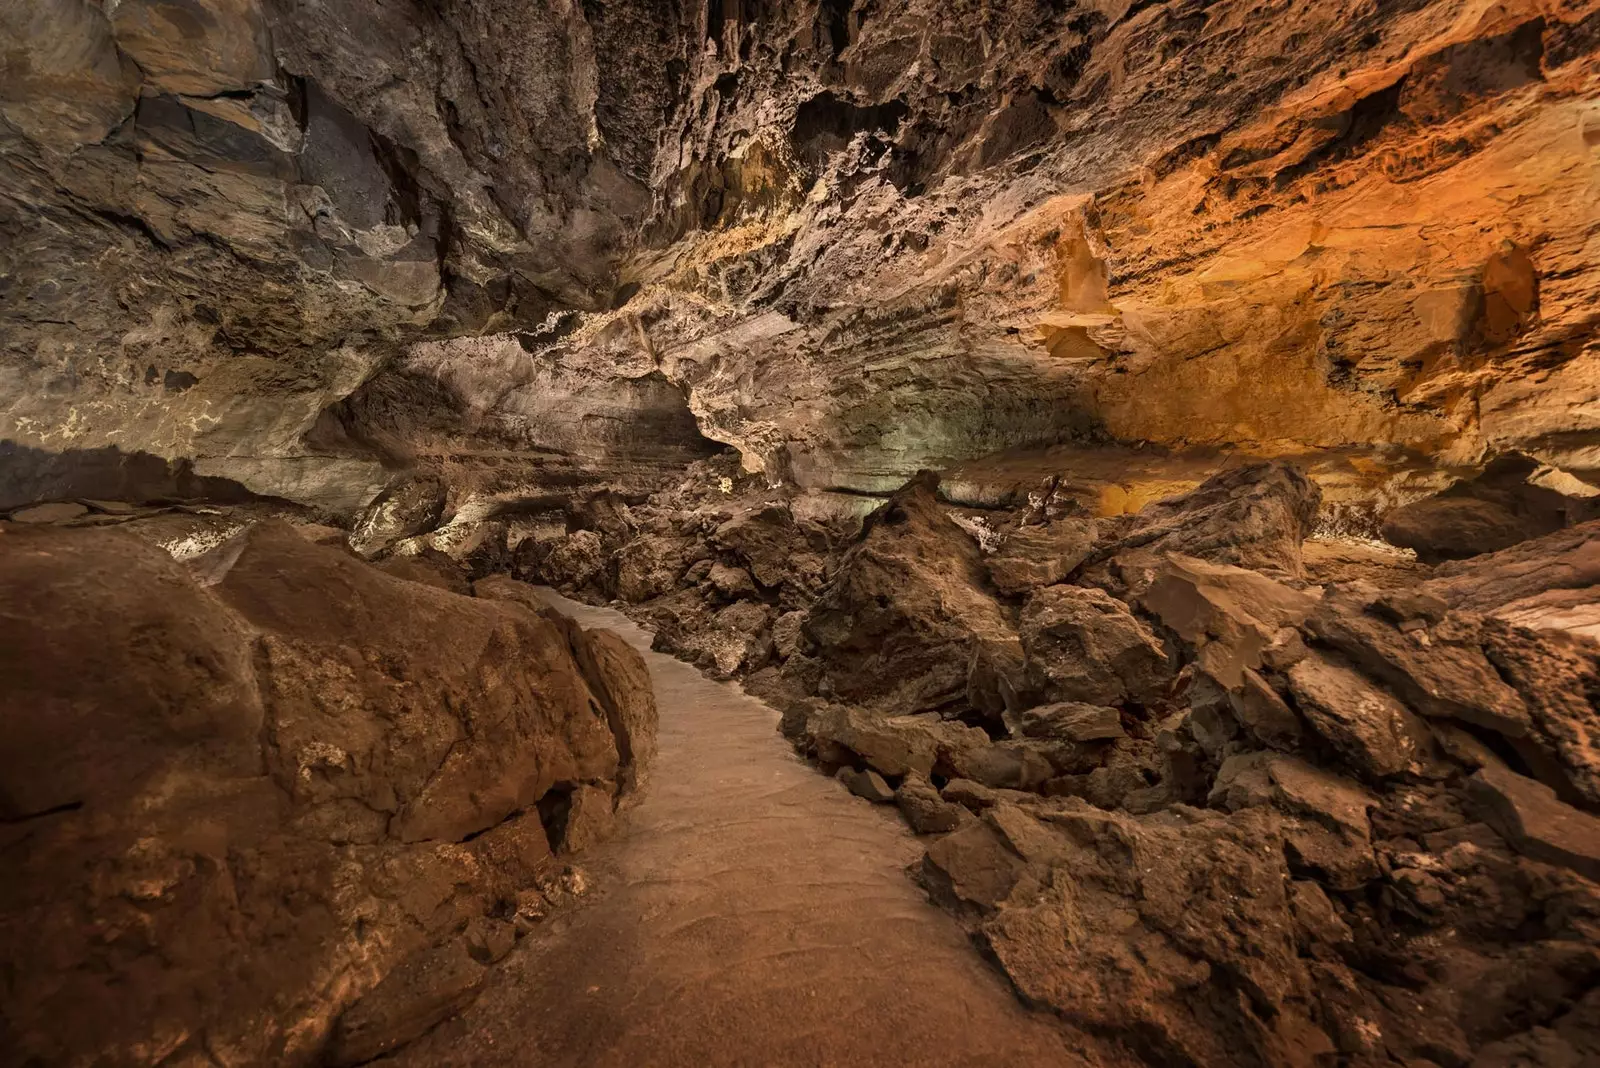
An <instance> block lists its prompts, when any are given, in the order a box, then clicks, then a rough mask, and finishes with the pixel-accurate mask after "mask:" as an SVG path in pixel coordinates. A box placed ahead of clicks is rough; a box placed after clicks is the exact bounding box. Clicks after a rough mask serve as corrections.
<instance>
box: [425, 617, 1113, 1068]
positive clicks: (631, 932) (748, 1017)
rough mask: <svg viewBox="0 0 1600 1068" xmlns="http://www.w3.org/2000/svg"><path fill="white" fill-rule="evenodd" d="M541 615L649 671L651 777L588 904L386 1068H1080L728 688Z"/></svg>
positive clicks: (637, 631) (761, 715)
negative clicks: (637, 658) (901, 1067)
mask: <svg viewBox="0 0 1600 1068" xmlns="http://www.w3.org/2000/svg"><path fill="white" fill-rule="evenodd" d="M542 594H543V596H545V597H546V598H548V599H549V600H550V602H551V603H552V604H555V605H556V606H557V607H559V608H560V610H561V611H562V612H564V613H566V614H569V615H571V616H572V617H573V618H574V619H576V620H578V621H579V622H581V623H582V624H583V625H584V626H586V627H606V628H609V629H611V630H613V631H615V632H617V633H619V634H621V635H623V636H624V637H625V638H626V639H627V641H628V642H629V643H630V644H631V645H633V646H634V647H635V648H636V649H638V650H640V651H641V652H642V653H643V655H644V657H645V659H646V661H647V662H648V664H649V666H650V674H651V677H652V679H653V680H654V683H655V690H656V700H657V704H658V706H659V708H660V714H661V728H660V736H659V746H660V748H659V750H658V753H657V757H656V763H655V766H654V769H653V771H652V772H651V777H650V781H649V782H648V784H647V785H646V787H645V789H644V791H643V794H642V796H641V797H640V799H639V801H638V803H637V806H636V807H635V808H634V809H633V810H632V812H631V814H630V816H629V817H628V819H627V824H626V826H625V829H624V830H623V831H622V832H621V834H619V836H618V838H617V839H616V840H614V841H613V842H612V843H610V844H609V845H607V846H604V847H602V848H601V849H600V850H598V851H595V852H592V853H589V854H587V855H586V856H585V858H584V862H585V867H586V868H587V869H588V870H589V871H590V872H591V874H592V875H593V877H594V879H595V881H596V882H597V884H598V885H597V887H596V889H595V890H594V891H593V897H592V899H591V900H590V901H589V902H588V903H587V904H586V905H583V906H580V907H578V908H577V909H575V910H573V911H571V912H569V913H566V914H563V915H562V916H560V917H558V918H555V919H552V920H551V921H549V923H548V925H547V926H546V927H545V929H544V932H543V936H542V937H541V938H540V939H538V940H532V941H527V942H524V943H523V946H522V948H521V950H519V952H518V953H517V954H515V955H514V956H512V957H510V958H508V959H507V961H506V962H505V964H504V965H503V966H502V973H501V975H500V976H499V977H498V978H497V979H496V982H495V983H494V984H493V985H492V986H491V987H490V988H489V989H488V990H486V991H485V992H484V994H483V995H482V997H480V998H479V1000H478V1001H477V1002H476V1003H475V1004H474V1005H473V1006H472V1007H471V1008H469V1009H468V1010H467V1011H466V1012H465V1013H464V1014H462V1015H461V1016H460V1017H457V1018H456V1019H454V1020H450V1021H447V1022H446V1023H444V1024H441V1025H440V1026H439V1027H438V1028H436V1029H435V1030H434V1031H433V1032H431V1033H430V1034H429V1035H427V1036H426V1037H424V1038H423V1039H421V1040H419V1041H418V1042H416V1043H415V1044H413V1045H412V1046H410V1047H407V1049H406V1050H404V1051H403V1052H402V1054H401V1055H400V1057H399V1058H398V1060H397V1061H396V1062H395V1063H396V1064H398V1065H404V1066H407V1068H424V1066H432V1065H440V1066H444V1065H484V1066H488V1065H541V1066H549V1068H557V1066H568V1065H589V1066H596V1068H599V1066H604V1065H646V1064H648V1065H653V1066H658V1068H677V1066H684V1068H688V1066H691V1065H704V1064H751V1065H757V1064H765V1065H779V1064H792V1065H799V1064H846V1063H851V1062H852V1061H859V1060H861V1059H862V1058H865V1062H864V1063H895V1064H941V1065H945V1064H948V1065H969V1064H970V1065H979V1064H990V1065H1012V1066H1019V1068H1021V1066H1030V1065H1060V1066H1063V1068H1067V1066H1072V1065H1078V1064H1082V1063H1085V1062H1084V1061H1083V1059H1082V1058H1081V1057H1079V1056H1078V1055H1077V1054H1076V1053H1075V1052H1074V1051H1073V1049H1072V1047H1071V1046H1070V1045H1069V1044H1068V1038H1067V1036H1066V1035H1065V1034H1064V1033H1063V1032H1061V1031H1060V1030H1058V1029H1057V1028H1056V1027H1054V1026H1052V1025H1051V1024H1049V1023H1048V1022H1046V1019H1045V1018H1044V1017H1041V1016H1033V1015H1030V1014H1029V1013H1028V1012H1027V1011H1026V1010H1024V1009H1023V1008H1022V1007H1021V1005H1020V1004H1019V1003H1018V1002H1017V1001H1016V1000H1015V998H1014V997H1013V995H1012V994H1011V992H1010V991H1009V990H1007V989H1006V987H1005V984H1004V982H1003V980H1002V979H1001V977H1000V976H999V975H997V974H996V973H995V972H994V971H993V970H992V969H990V968H988V967H987V966H986V965H985V964H984V963H983V961H982V959H981V958H980V957H979V956H978V955H977V954H975V953H973V952H972V950H971V948H970V947H969V946H968V945H967V944H966V938H965V936H964V935H963V933H962V931H961V929H960V927H959V926H958V925H957V924H956V923H955V922H954V921H953V920H951V919H950V918H949V917H948V916H946V915H945V914H944V913H941V912H940V911H939V910H938V909H937V908H935V907H934V906H933V905H932V904H930V903H929V902H928V901H927V899H926V897H925V895H924V894H923V893H922V892H921V891H919V890H918V889H917V887H916V886H915V885H914V884H913V883H912V882H911V881H910V880H909V879H907V878H906V876H905V871H904V870H903V869H904V868H905V866H906V865H909V864H912V863H913V862H915V861H916V860H917V858H918V856H919V854H920V853H921V849H920V847H919V846H918V845H917V843H916V840H915V839H914V838H913V837H912V836H911V835H909V834H908V833H907V832H906V831H905V830H904V828H903V826H902V825H901V823H900V821H899V820H898V819H897V818H896V817H894V815H893V813H892V811H886V810H884V809H882V808H878V807H874V806H871V805H869V804H867V803H866V802H864V801H862V800H860V799H858V798H854V797H852V796H850V795H849V794H847V793H845V792H844V791H843V790H841V789H839V788H838V786H837V784H835V783H834V782H833V781H832V780H830V779H827V778H825V777H823V776H821V775H818V774H817V773H816V772H815V771H814V770H813V769H811V768H810V767H808V766H807V765H806V764H805V763H804V762H803V761H801V760H800V759H798V758H797V757H796V756H795V755H794V754H793V751H792V750H791V749H790V748H789V747H788V746H787V745H785V744H784V742H783V739H782V738H781V737H780V736H779V735H778V733H777V731H776V730H775V729H774V728H775V725H776V722H777V718H778V714H777V713H776V712H775V711H773V710H772V709H771V708H769V707H768V706H766V705H764V704H762V703H761V702H760V701H758V700H756V699H755V698H753V697H749V696H746V695H745V694H743V693H741V692H740V691H739V689H738V686H737V684H735V683H729V682H716V681H713V680H711V679H708V678H706V677H705V676H704V675H703V674H701V673H700V672H699V671H697V670H695V669H694V668H693V667H692V666H690V665H688V664H685V663H683V662H681V661H679V660H676V659H674V658H672V657H669V656H665V655H663V654H660V653H653V652H650V651H649V648H650V634H649V632H647V631H645V630H643V629H641V628H640V627H638V626H637V625H635V624H633V623H632V622H630V621H629V620H628V619H627V618H626V617H625V616H623V615H622V614H621V613H619V612H615V611H612V610H610V609H604V608H593V607H589V606H586V605H583V604H579V603H577V602H574V601H570V600H567V599H566V598H563V597H561V596H560V595H558V594H555V593H554V592H553V591H549V590H544V591H542ZM884 1042H892V1043H893V1045H892V1048H887V1049H886V1048H883V1046H882V1044H883V1043H884ZM874 1057H881V1058H883V1059H882V1060H881V1061H877V1062H874V1060H873V1058H874Z"/></svg>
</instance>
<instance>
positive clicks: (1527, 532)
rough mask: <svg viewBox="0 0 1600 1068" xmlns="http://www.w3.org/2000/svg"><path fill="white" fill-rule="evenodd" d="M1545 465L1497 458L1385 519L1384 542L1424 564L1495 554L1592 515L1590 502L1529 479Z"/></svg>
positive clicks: (1516, 457) (1524, 459)
mask: <svg viewBox="0 0 1600 1068" xmlns="http://www.w3.org/2000/svg"><path fill="white" fill-rule="evenodd" d="M1538 468H1539V464H1538V463H1537V462H1536V461H1534V460H1532V459H1530V458H1529V457H1527V456H1522V455H1519V454H1515V453H1513V454H1508V455H1505V456H1501V457H1499V458H1497V459H1496V460H1495V461H1494V462H1493V463H1491V464H1490V465H1489V466H1488V467H1486V468H1484V470H1483V471H1482V473H1480V474H1479V475H1478V476H1477V477H1475V478H1472V479H1463V480H1461V481H1459V482H1457V483H1455V484H1454V485H1452V486H1450V487H1449V488H1448V489H1445V490H1442V491H1440V492H1439V493H1436V494H1434V495H1433V496H1431V497H1426V498H1423V499H1422V500H1420V501H1413V502H1411V503H1410V504H1405V505H1401V506H1400V507H1399V508H1395V509H1392V510H1391V511H1390V512H1389V513H1388V514H1386V515H1385V516H1384V517H1383V537H1384V540H1386V541H1388V542H1391V543H1392V544H1395V545H1400V546H1403V547H1405V548H1408V549H1415V550H1416V552H1417V556H1418V557H1419V558H1420V559H1421V560H1422V561H1423V562H1424V563H1438V562H1439V561H1441V560H1458V559H1462V558H1465V557H1471V556H1477V555H1479V554H1481V553H1492V552H1495V551H1497V550H1500V549H1505V548H1508V547H1510V546H1512V545H1516V544H1517V543H1519V542H1523V541H1527V540H1529V539H1531V538H1538V537H1542V536H1544V535H1546V534H1551V533H1553V532H1555V531H1557V530H1560V529H1562V528H1563V527H1566V526H1569V525H1571V524H1572V523H1573V522H1576V521H1578V520H1581V519H1585V518H1588V514H1589V513H1590V511H1591V509H1590V508H1589V506H1588V504H1587V502H1584V501H1581V500H1578V499H1574V498H1570V497H1568V496H1566V495H1565V494H1562V493H1558V492H1556V491H1555V490H1553V489H1547V488H1545V487H1544V486H1539V485H1534V484H1532V483H1530V482H1529V481H1528V479H1529V476H1531V475H1533V474H1534V473H1535V472H1536V471H1537V470H1538Z"/></svg>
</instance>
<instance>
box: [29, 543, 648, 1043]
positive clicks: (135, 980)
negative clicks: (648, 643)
mask: <svg viewBox="0 0 1600 1068" xmlns="http://www.w3.org/2000/svg"><path fill="white" fill-rule="evenodd" d="M225 549H226V552H224V553H223V554H222V557H221V558H220V559H219V560H215V561H209V562H208V567H207V569H206V576H207V581H209V582H213V583H214V585H211V586H209V587H202V586H201V585H200V584H199V583H198V582H196V581H195V579H194V578H192V577H191V576H190V574H189V573H188V572H187V571H186V570H185V569H184V568H183V567H182V566H180V565H179V564H177V563H175V562H173V561H172V560H171V559H170V558H169V557H167V556H166V555H165V554H164V553H162V552H160V551H159V550H158V549H155V548H153V547H150V546H148V545H146V544H145V543H143V542H142V541H140V540H138V539H136V538H134V537H131V536H129V535H127V534H124V533H121V532H117V531H104V530H74V531H60V530H52V531H29V532H26V533H12V532H7V533H6V534H4V535H0V584H3V585H4V587H5V589H6V591H7V608H8V611H7V612H6V613H4V614H3V618H0V673H3V674H4V676H5V678H6V680H7V684H6V686H5V688H4V691H3V692H0V783H3V784H4V790H3V791H0V807H3V813H0V815H3V816H4V820H5V825H6V826H7V827H8V828H10V830H8V831H7V832H6V841H7V842H8V843H11V844H20V843H21V842H22V841H23V840H24V839H26V841H27V848H26V849H24V850H21V851H20V852H13V853H12V854H11V855H12V858H13V860H12V864H13V869H12V871H11V872H10V874H9V877H8V878H7V879H5V880H0V884H3V885H0V952H3V953H4V955H5V958H6V960H7V961H8V963H9V966H10V967H11V968H12V969H14V974H15V975H18V976H26V977H27V978H26V981H25V982H8V983H7V984H6V995H5V1000H6V1032H7V1040H6V1041H7V1043H8V1046H9V1048H10V1049H11V1051H12V1053H13V1054H15V1055H16V1056H17V1057H18V1058H19V1059H20V1060H21V1061H31V1062H37V1063H52V1064H55V1063H116V1064H122V1063H151V1062H152V1061H154V1060H157V1059H165V1060H168V1061H171V1062H179V1061H184V1060H189V1059H200V1060H205V1059H208V1058H211V1057H213V1056H214V1055H216V1054H217V1051H219V1050H221V1051H226V1057H227V1058H228V1059H230V1060H232V1061H234V1062H236V1063H251V1064H265V1063H272V1064H286V1065H304V1064H310V1063H312V1062H314V1061H316V1060H317V1059H318V1058H320V1057H322V1056H323V1055H324V1047H325V1045H326V1044H327V1042H328V1040H329V1037H330V1035H331V1034H332V1032H333V1028H334V1024H335V1021H336V1020H337V1019H338V1018H339V1017H340V1015H341V1014H342V1013H344V1011H345V1009H346V1008H348V1007H349V1006H351V1005H352V1003H354V1002H356V1001H357V1000H358V999H362V998H363V995H365V994H367V993H368V992H369V991H371V990H373V988H374V987H375V986H377V985H378V984H379V983H380V981H382V980H383V979H384V978H385V976H387V975H389V974H390V973H391V972H393V971H394V970H395V969H396V968H397V967H398V966H399V965H400V964H401V962H402V961H404V960H407V959H408V958H412V955H413V954H415V953H419V952H423V951H427V950H428V949H429V947H434V946H438V947H442V948H441V953H443V954H444V955H445V957H449V955H450V954H451V953H454V952H455V951H454V950H451V949H448V948H447V947H448V944H449V943H450V942H451V940H452V939H453V938H455V937H456V934H455V932H457V931H459V930H461V929H463V927H465V926H466V925H468V924H469V922H470V921H472V920H474V919H475V918H479V917H483V916H485V915H486V914H487V913H489V912H490V911H491V910H493V909H495V908H496V907H497V903H498V902H501V901H504V900H510V899H514V898H515V897H516V895H517V894H518V893H519V892H520V891H521V890H522V889H524V888H527V887H531V886H534V885H536V884H537V883H538V882H539V881H540V880H541V879H544V878H547V877H549V875H550V873H551V869H552V867H553V866H554V865H555V863H556V862H555V861H554V860H553V859H552V857H551V851H550V847H549V843H548V841H547V837H546V832H545V829H544V827H543V825H542V824H541V821H540V806H541V802H543V801H544V800H545V799H546V798H547V797H548V796H551V795H562V794H565V793H566V792H569V791H570V790H572V789H573V788H575V787H577V786H579V785H580V784H581V785H584V786H587V787H589V788H591V789H596V790H599V791H601V792H602V793H604V794H605V795H606V797H607V798H608V799H610V798H614V797H615V796H616V794H617V792H618V790H619V789H620V788H621V787H622V786H623V785H625V783H626V781H627V778H628V774H627V773H628V766H629V765H630V764H632V765H637V764H638V763H639V762H640V761H641V759H642V757H641V754H642V753H644V752H645V751H647V750H648V748H649V742H648V740H647V736H649V737H653V732H654V708H653V702H652V701H651V698H650V696H649V694H648V691H644V692H640V690H639V687H640V685H641V682H642V680H643V678H644V676H643V675H642V673H637V674H635V673H630V671H629V670H627V665H624V669H623V670H615V669H613V668H606V667H593V668H592V669H591V668H586V667H585V666H584V665H583V664H581V663H580V662H579V660H580V658H579V657H576V656H574V654H573V652H572V647H571V644H570V640H569V636H568V632H567V630H565V629H564V628H563V626H562V625H559V624H558V623H557V622H555V621H553V620H551V619H549V618H547V617H545V616H544V615H541V614H540V613H538V612H536V611H533V610H531V609H530V608H528V607H525V606H523V605H520V604H516V603H509V602H506V601H494V600H488V599H482V598H478V599H474V598H470V597H463V596H460V595H458V594H455V593H451V592H447V591H444V590H441V589H436V588H433V587H432V586H430V585H427V584H424V583H421V582H412V581H407V580H404V579H401V578H396V577H392V576H389V575H386V574H384V573H383V572H381V571H379V570H377V569H376V568H373V567H371V566H370V565H368V564H365V563H363V562H362V561H360V560H359V559H357V558H356V557H354V556H352V555H350V554H348V553H346V552H344V551H342V550H340V549H336V548H330V547H325V546H320V545H314V544H311V543H310V542H309V541H307V540H306V539H305V538H303V537H301V536H300V535H299V534H298V533H296V532H295V531H294V530H293V528H291V527H289V526H287V525H286V524H281V523H276V522H274V523H265V524H261V525H258V526H256V527H253V528H251V529H250V530H249V531H247V532H246V533H245V534H243V535H241V536H240V537H239V538H238V539H237V540H236V542H235V543H233V544H232V545H230V546H227V547H225ZM230 560H231V562H230ZM212 564H214V565H216V566H209V565H212ZM586 637H587V636H586ZM595 640H596V642H597V643H604V641H605V640H604V639H595ZM612 652H613V653H614V654H615V655H616V656H618V657H620V656H621V655H622V654H621V653H620V652H618V651H616V650H614V649H613V650H612ZM630 652H631V651H630ZM594 659H596V660H598V659H599V656H598V654H597V655H596V657H595V658H594ZM596 678H598V679H600V680H602V681H601V682H600V683H598V684H597V683H596V682H595V681H593V680H595V679H596ZM597 691H598V692H597ZM602 695H603V696H602ZM608 702H609V703H611V704H627V705H628V707H629V711H627V712H626V713H625V714H623V715H622V716H620V717H619V718H620V719H622V720H625V721H627V724H628V727H627V729H628V735H629V736H628V741H627V745H626V750H627V752H628V753H629V754H631V760H624V759H622V758H621V757H620V755H619V750H622V749H624V746H623V745H621V744H619V741H620V735H619V733H618V731H617V730H615V729H614V728H613V725H612V724H611V723H610V722H609V721H608V716H607V711H606V709H607V704H608ZM413 959H418V960H420V959H421V958H413ZM441 959H443V958H441ZM452 959H453V958H452ZM458 971H460V973H461V975H462V976H470V973H471V969H470V968H466V967H465V966H463V967H462V968H461V969H458ZM453 974H454V973H453ZM423 985H424V986H426V985H427V984H423ZM445 987H448V988H449V991H448V992H441V991H444V988H445ZM473 988H474V981H471V980H470V979H468V980H467V981H464V982H460V983H457V982H455V981H454V980H453V979H452V980H451V982H449V983H446V984H444V986H443V987H440V988H438V990H436V991H435V992H434V993H428V992H427V991H425V990H422V988H420V987H418V986H416V984H414V983H413V982H412V980H411V979H409V978H396V980H395V982H393V983H390V984H388V986H387V987H386V990H388V991H389V992H390V993H394V992H399V993H405V996H404V997H400V998H399V1000H398V1001H397V1002H396V1004H400V1005H401V1007H402V1009H403V1011H401V1009H396V1010H395V1011H393V1012H391V1011H390V1010H389V1009H386V1008H383V1006H384V1005H386V1004H388V1003H389V1002H390V993H385V994H383V995H381V996H378V997H376V998H375V1000H373V1001H371V1002H367V1003H366V1004H367V1006H368V1008H367V1009H364V1010H362V1013H363V1014H364V1015H365V1017H368V1018H377V1017H382V1019H384V1020H398V1019H399V1018H400V1017H401V1016H409V1015H411V1014H412V1011H413V1010H412V1009H411V1008H405V1007H404V1006H407V1005H412V1004H413V1000H412V998H411V994H410V993H406V992H407V991H418V992H419V993H418V998H419V999H420V1000H415V1005H416V1006H427V1007H426V1008H421V1007H419V1008H416V1010H415V1011H416V1013H419V1014H430V1013H434V1012H437V1011H444V1009H445V1007H448V1006H457V1005H458V1004H459V1000H458V999H459V998H461V997H467V996H470V993H471V990H472V989H473ZM436 995H437V996H436ZM397 997H398V994H397ZM441 999H442V1000H441ZM397 1014H398V1015H397ZM360 1018H361V1017H360V1016H359V1015H352V1016H351V1017H350V1018H349V1022H348V1023H347V1025H346V1026H345V1029H344V1032H342V1034H343V1035H344V1037H343V1038H341V1039H340V1040H339V1048H340V1049H345V1050H347V1052H345V1053H342V1054H340V1055H339V1059H352V1058H358V1057H359V1058H360V1059H365V1057H366V1056H369V1055H371V1054H368V1053H365V1052H364V1050H367V1049H373V1048H374V1047H373V1046H371V1045H363V1042H364V1041H365V1040H364V1039H358V1037H357V1034H356V1033H357V1032H358V1031H359V1032H361V1033H363V1034H372V1035H379V1034H388V1035H389V1036H390V1039H392V1038H393V1037H394V1035H395V1034H399V1036H400V1038H402V1039H403V1037H404V1028H403V1027H402V1028H401V1030H400V1031H399V1032H395V1031H393V1030H392V1029H391V1028H390V1027H389V1025H388V1024H382V1025H381V1026H380V1025H374V1026H373V1027H371V1028H369V1027H366V1026H365V1025H362V1026H358V1022H359V1019H360ZM388 1041H389V1039H384V1040H382V1041H379V1042H377V1045H378V1046H382V1047H383V1048H388V1045H387V1043H388ZM350 1050H353V1051H354V1052H349V1051H350ZM152 1051H155V1052H152Z"/></svg>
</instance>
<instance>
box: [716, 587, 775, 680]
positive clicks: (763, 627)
mask: <svg viewBox="0 0 1600 1068" xmlns="http://www.w3.org/2000/svg"><path fill="white" fill-rule="evenodd" d="M771 622H772V609H770V608H768V607H767V606H766V605H763V604H755V603H754V602H751V601H736V602H735V603H733V604H730V605H728V607H726V608H724V609H722V610H721V611H720V612H718V613H717V614H716V616H715V617H713V620H712V629H711V631H710V632H708V634H707V635H706V636H705V638H704V639H703V641H702V643H701V645H702V648H704V649H706V650H707V651H708V652H709V653H710V656H711V660H712V663H713V664H714V665H715V666H716V669H717V671H719V672H720V673H721V674H722V675H724V676H731V675H734V674H737V673H738V672H741V671H746V672H748V671H755V670H757V669H758V668H760V667H761V666H762V665H763V664H765V663H766V662H767V660H768V659H769V658H770V657H771V656H772V631H771Z"/></svg>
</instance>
